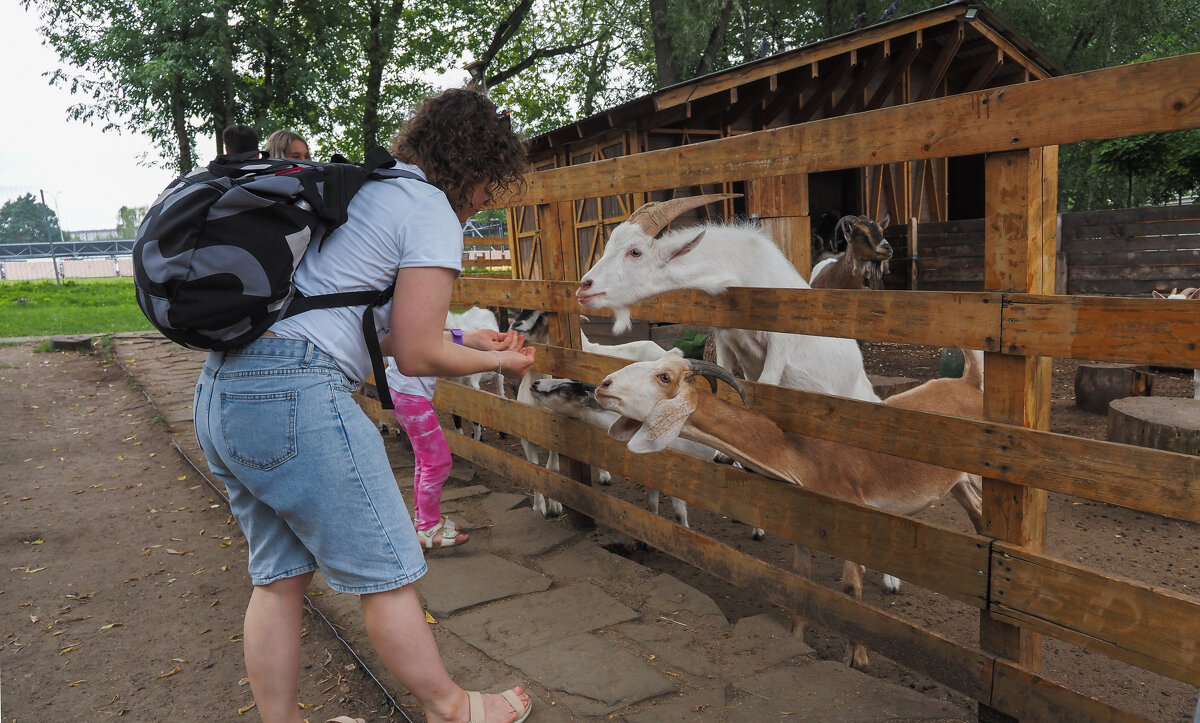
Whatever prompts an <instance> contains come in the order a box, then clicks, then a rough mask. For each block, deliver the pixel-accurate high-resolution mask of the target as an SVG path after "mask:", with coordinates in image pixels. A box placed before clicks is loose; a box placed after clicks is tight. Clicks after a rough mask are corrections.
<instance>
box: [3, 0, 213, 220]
mask: <svg viewBox="0 0 1200 723" xmlns="http://www.w3.org/2000/svg"><path fill="white" fill-rule="evenodd" d="M39 24H40V23H39V22H38V18H37V16H36V14H34V13H31V12H26V11H25V10H24V9H22V8H21V6H20V5H19V4H18V2H17V0H0V27H3V28H5V31H4V41H3V43H0V67H3V68H4V72H3V73H0V97H2V98H4V100H5V103H4V105H5V108H4V111H3V112H2V113H0V204H2V203H3V202H4V201H8V200H11V199H13V198H17V197H19V196H22V195H24V194H26V193H32V194H33V195H34V197H35V198H38V199H39V200H40V199H41V195H42V194H43V193H44V194H45V201H46V205H47V206H49V207H50V208H52V209H56V211H57V213H58V217H59V223H60V226H61V227H62V228H63V230H65V231H84V230H89V229H102V228H115V227H116V225H117V212H118V210H120V208H121V207H122V206H129V207H131V208H132V207H137V206H149V205H150V202H151V201H153V200H154V199H155V197H157V196H158V194H159V192H160V191H161V190H162V189H163V188H164V187H165V186H166V185H167V184H168V183H170V182H171V180H172V179H173V178H174V175H173V174H172V173H171V172H170V171H168V170H166V169H165V168H161V167H160V168H150V167H147V166H145V165H143V164H140V163H139V159H140V157H141V156H142V155H143V154H144V153H145V152H146V151H151V152H152V153H153V147H152V144H151V143H150V142H149V140H148V139H146V138H145V137H144V136H141V135H139V134H133V133H129V132H124V133H121V134H119V135H118V134H117V133H114V132H111V131H110V132H108V133H101V132H100V128H99V127H98V126H91V125H88V124H86V123H83V122H80V121H74V120H70V118H69V117H68V115H67V108H68V107H70V106H71V105H72V104H74V103H75V102H77V100H78V98H77V97H74V96H72V95H71V94H70V92H69V91H68V90H66V89H64V88H58V87H52V86H50V85H49V82H48V78H47V77H43V75H42V74H43V73H46V72H50V71H53V70H55V69H57V68H60V67H62V63H60V62H59V60H58V56H57V54H56V53H55V52H54V51H53V50H51V49H50V48H48V47H46V46H43V45H42V41H41V35H40V34H39V33H38V32H37V28H38V25H39ZM202 142H203V141H202ZM209 145H210V146H211V142H210V143H209Z"/></svg>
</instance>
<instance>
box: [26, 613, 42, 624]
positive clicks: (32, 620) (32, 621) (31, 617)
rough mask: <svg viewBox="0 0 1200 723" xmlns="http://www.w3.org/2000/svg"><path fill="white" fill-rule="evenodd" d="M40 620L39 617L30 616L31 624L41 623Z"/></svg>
mask: <svg viewBox="0 0 1200 723" xmlns="http://www.w3.org/2000/svg"><path fill="white" fill-rule="evenodd" d="M39 620H41V618H39V617H38V616H37V615H30V616H29V622H31V623H36V622H37V621H39Z"/></svg>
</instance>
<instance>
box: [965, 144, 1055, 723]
mask: <svg viewBox="0 0 1200 723" xmlns="http://www.w3.org/2000/svg"><path fill="white" fill-rule="evenodd" d="M985 176H986V189H987V190H986V198H985V208H986V216H987V217H986V227H985V231H984V288H985V289H986V290H988V291H1016V292H1029V293H1035V294H1053V293H1054V261H1055V243H1054V236H1055V220H1056V217H1057V213H1056V210H1057V195H1058V149H1057V147H1050V148H1033V149H1029V150H1023V151H1012V152H1006V153H996V154H992V155H989V156H988V157H987V159H986V161H985ZM984 356H985V357H986V359H985V362H984V364H985V366H984V401H983V416H984V418H985V419H988V420H992V421H999V422H1006V423H1009V424H1018V425H1022V426H1025V427H1029V428H1031V429H1039V430H1046V429H1049V423H1050V375H1051V361H1052V360H1051V359H1049V358H1045V357H1030V356H1018V355H1013V354H1002V353H987V354H985V355H984ZM983 522H984V528H985V529H984V532H985V534H987V535H990V536H992V537H995V538H998V539H1001V540H1005V541H1008V542H1013V543H1016V544H1018V545H1022V546H1024V547H1026V548H1027V549H1029V550H1033V551H1041V550H1042V549H1043V548H1044V546H1045V538H1046V492H1045V490H1039V489H1036V488H1032V487H1025V486H1022V485H1018V484H1011V483H1008V482H1003V481H1000V480H996V479H990V478H986V477H985V478H984V480H983ZM979 646H980V648H981V649H983V650H985V651H987V652H991V653H995V654H997V655H1001V656H1003V657H1005V658H1008V659H1010V660H1012V661H1014V662H1016V663H1017V664H1018V665H1020V666H1021V667H1023V668H1025V669H1026V670H1028V671H1030V672H1032V673H1034V674H1037V673H1039V672H1040V671H1041V667H1042V636H1041V635H1040V634H1037V633H1032V632H1029V631H1027V630H1024V629H1022V628H1020V627H1018V626H1015V625H1009V624H1007V623H1000V622H997V621H995V620H992V619H991V618H990V617H988V614H987V611H984V613H983V614H982V616H981V617H980V625H979ZM983 688H984V690H987V689H990V681H984V686H983ZM979 720H980V721H986V722H988V723H991V722H998V721H1012V720H1015V719H1014V718H1012V717H1010V716H1008V715H1005V714H1003V713H1001V712H1000V711H997V710H995V709H994V708H991V707H990V706H988V705H987V704H985V703H980V705H979Z"/></svg>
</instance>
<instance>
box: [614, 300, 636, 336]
mask: <svg viewBox="0 0 1200 723" xmlns="http://www.w3.org/2000/svg"><path fill="white" fill-rule="evenodd" d="M632 328H633V321H632V320H631V319H630V316H629V307H628V306H617V307H614V308H613V334H616V335H617V336H620V335H621V334H624V333H625V332H627V331H629V330H630V329H632Z"/></svg>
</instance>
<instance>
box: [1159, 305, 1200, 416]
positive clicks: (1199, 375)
mask: <svg viewBox="0 0 1200 723" xmlns="http://www.w3.org/2000/svg"><path fill="white" fill-rule="evenodd" d="M1153 294H1154V298H1156V299H1192V300H1194V301H1200V289H1193V288H1190V287H1189V288H1187V289H1184V290H1183V291H1179V289H1172V291H1171V293H1169V294H1167V295H1166V296H1163V295H1162V294H1160V293H1158V292H1157V291H1155V292H1153ZM1192 398H1193V399H1200V369H1193V370H1192Z"/></svg>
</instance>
